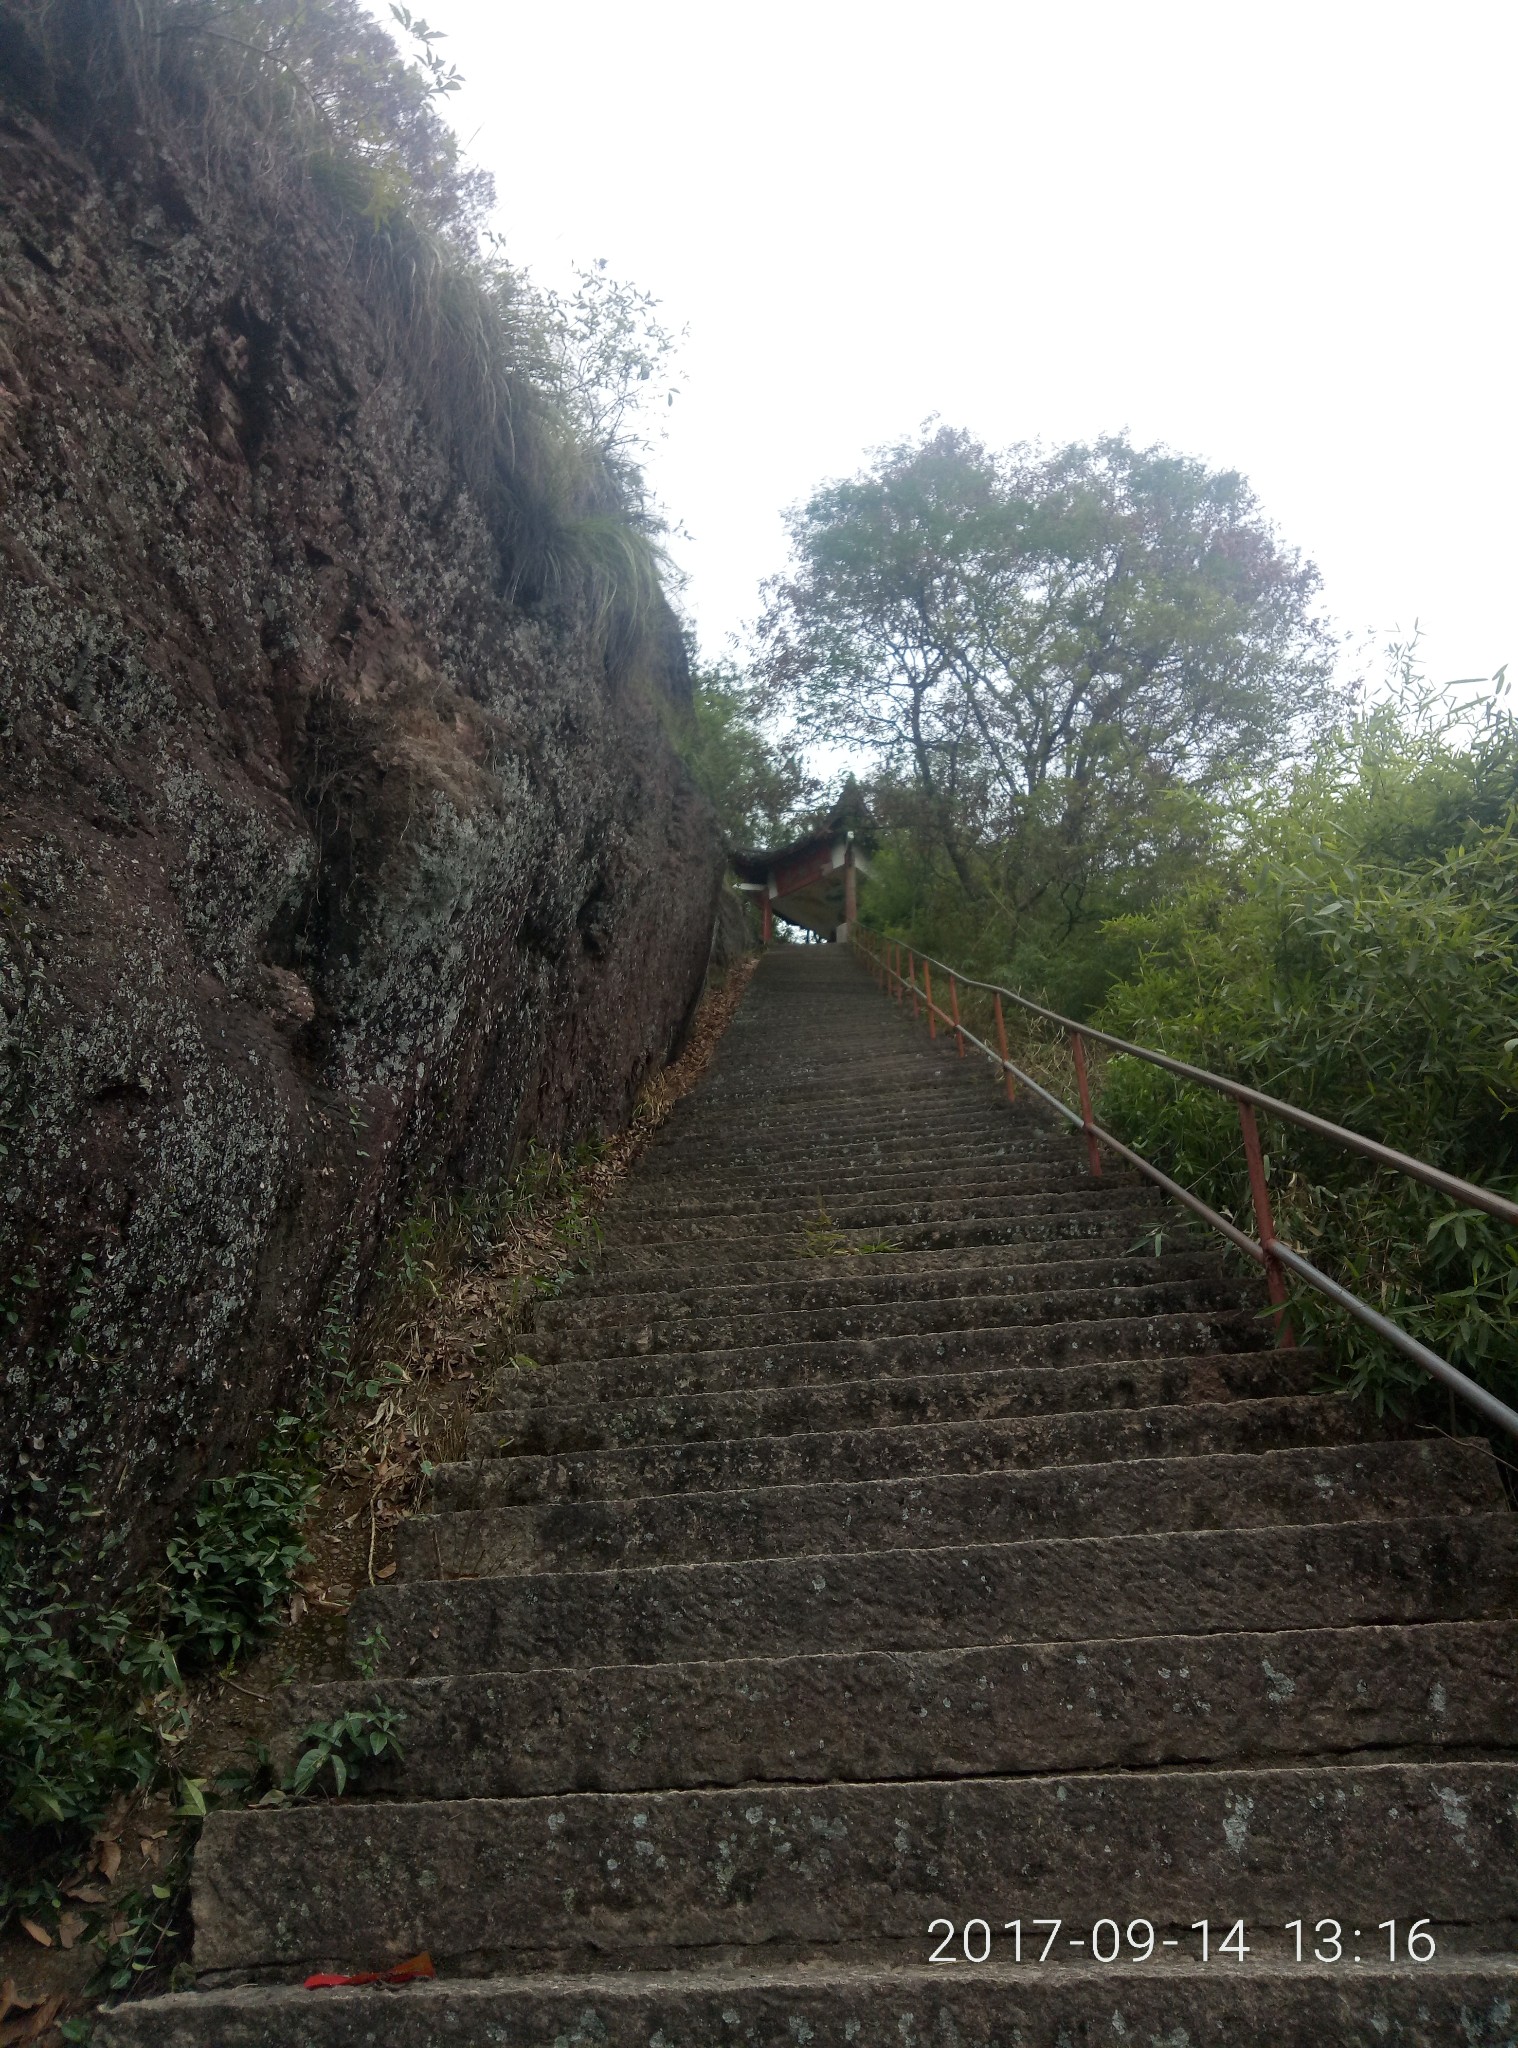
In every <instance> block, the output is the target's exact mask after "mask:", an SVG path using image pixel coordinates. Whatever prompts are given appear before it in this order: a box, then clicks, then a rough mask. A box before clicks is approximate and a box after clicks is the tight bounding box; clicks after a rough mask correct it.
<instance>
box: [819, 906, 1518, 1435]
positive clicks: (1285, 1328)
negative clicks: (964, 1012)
mask: <svg viewBox="0 0 1518 2048" xmlns="http://www.w3.org/2000/svg"><path fill="white" fill-rule="evenodd" d="M859 936H860V937H862V938H865V939H873V937H874V934H873V933H870V932H865V931H862V930H861V932H860V934H859ZM935 964H936V965H937V966H938V967H939V969H940V970H941V971H942V972H943V973H945V974H948V975H950V976H956V975H957V978H958V979H959V980H960V981H963V982H964V984H965V986H966V987H967V988H980V989H985V990H986V991H987V992H988V993H991V994H993V995H996V996H998V997H1000V996H1010V997H1011V998H1012V1000H1013V1002H1015V1003H1020V1004H1022V1006H1023V1008H1024V1009H1028V1010H1033V1011H1035V1012H1036V1013H1037V1014H1038V1015H1039V1016H1042V1017H1047V1018H1048V1019H1049V1020H1050V1021H1051V1022H1052V1023H1056V1024H1060V1025H1063V1026H1064V1028H1065V1029H1066V1030H1067V1031H1069V1032H1071V1033H1072V1034H1073V1035H1074V1036H1075V1039H1076V1043H1079V1039H1080V1036H1081V1035H1083V1034H1084V1035H1087V1036H1090V1037H1093V1038H1099V1039H1101V1040H1102V1041H1103V1043H1105V1044H1107V1045H1112V1046H1115V1047H1116V1048H1117V1049H1118V1050H1119V1051H1121V1052H1131V1053H1134V1054H1137V1056H1138V1057H1139V1058H1141V1059H1147V1060H1150V1061H1151V1062H1152V1063H1153V1064H1154V1065H1156V1066H1163V1067H1168V1068H1170V1069H1172V1070H1173V1071H1175V1072H1178V1073H1181V1074H1184V1075H1185V1076H1186V1078H1187V1079H1190V1080H1197V1081H1202V1082H1205V1083H1206V1084H1207V1085H1208V1086H1210V1087H1213V1088H1215V1089H1217V1090H1218V1091H1219V1092H1220V1093H1222V1094H1225V1095H1229V1096H1231V1097H1233V1099H1234V1100H1235V1101H1237V1102H1238V1103H1239V1104H1240V1114H1241V1115H1242V1114H1243V1105H1244V1104H1245V1103H1248V1104H1249V1105H1250V1106H1251V1107H1253V1106H1254V1105H1258V1106H1260V1107H1261V1108H1264V1109H1267V1110H1270V1111H1272V1112H1279V1113H1281V1114H1282V1115H1284V1116H1286V1117H1288V1118H1289V1119H1290V1120H1291V1121H1293V1122H1296V1123H1301V1124H1304V1125H1305V1126H1306V1127H1307V1128H1308V1129H1311V1130H1316V1131H1319V1132H1320V1133H1322V1134H1324V1135H1326V1136H1330V1137H1334V1138H1341V1139H1344V1140H1346V1141H1348V1142H1349V1143H1350V1145H1351V1146H1352V1147H1353V1149H1355V1150H1356V1151H1361V1152H1367V1153H1368V1154H1369V1155H1370V1156H1371V1157H1372V1158H1376V1159H1378V1161H1379V1163H1381V1164H1386V1165H1397V1166H1402V1165H1403V1162H1404V1161H1406V1165H1405V1167H1403V1170H1404V1171H1408V1170H1412V1171H1413V1172H1414V1176H1415V1177H1416V1178H1418V1179H1422V1180H1425V1181H1427V1182H1428V1184H1429V1185H1431V1186H1441V1185H1442V1186H1443V1187H1444V1188H1445V1191H1446V1192H1448V1191H1450V1190H1453V1191H1455V1192H1456V1195H1457V1198H1458V1199H1465V1193H1464V1191H1468V1192H1469V1194H1470V1195H1474V1196H1478V1197H1481V1198H1482V1199H1481V1200H1479V1201H1476V1202H1474V1203H1468V1204H1467V1206H1471V1207H1477V1208H1482V1209H1488V1210H1489V1211H1490V1213H1492V1214H1493V1215H1498V1216H1503V1215H1506V1214H1508V1213H1509V1212H1511V1213H1512V1214H1513V1215H1514V1217H1515V1218H1518V1205H1515V1204H1513V1203H1510V1202H1504V1201H1503V1200H1502V1198H1501V1197H1500V1196H1497V1195H1488V1192H1487V1190H1486V1189H1485V1188H1478V1187H1476V1186H1475V1185H1474V1183H1473V1182H1470V1181H1462V1180H1459V1179H1458V1178H1457V1177H1456V1176H1455V1175H1454V1174H1439V1172H1438V1169H1437V1168H1434V1167H1424V1165H1423V1162H1422V1161H1421V1160H1416V1159H1409V1158H1408V1156H1407V1155H1406V1154H1405V1153H1400V1152H1396V1151H1394V1150H1393V1149H1392V1148H1391V1147H1390V1146H1388V1145H1378V1144H1376V1143H1375V1141H1374V1140H1373V1139H1369V1138H1360V1137H1359V1136H1358V1134H1357V1133H1356V1132H1354V1131H1348V1130H1345V1129H1344V1128H1343V1127H1342V1126H1341V1125H1338V1124H1331V1123H1329V1122H1328V1121H1327V1120H1326V1119H1325V1118H1323V1117H1314V1116H1311V1115H1310V1114H1309V1113H1308V1112H1307V1111H1303V1110H1295V1111H1294V1110H1293V1109H1292V1108H1291V1105H1290V1104H1289V1103H1280V1102H1277V1100H1276V1098H1275V1097H1274V1096H1271V1095H1264V1094H1262V1093H1261V1092H1260V1091H1259V1090H1258V1089H1255V1088H1246V1087H1245V1086H1244V1084H1243V1083H1242V1082H1230V1081H1227V1080H1225V1079H1224V1078H1223V1077H1222V1076H1221V1075H1219V1074H1209V1073H1208V1072H1207V1071H1206V1069H1205V1068H1202V1067H1188V1066H1187V1065H1186V1063H1185V1062H1184V1061H1182V1060H1172V1059H1170V1058H1169V1057H1168V1056H1167V1055H1166V1054H1163V1053H1152V1052H1150V1051H1149V1049H1148V1048H1147V1047H1146V1046H1135V1045H1130V1044H1129V1043H1128V1041H1127V1040H1126V1039H1120V1038H1115V1037H1114V1036H1113V1035H1112V1033H1111V1032H1105V1031H1092V1030H1091V1029H1090V1027H1089V1026H1088V1025H1085V1024H1077V1023H1075V1022H1074V1020H1073V1019H1071V1018H1069V1017H1062V1016H1061V1015H1060V1014H1059V1012H1058V1011H1057V1010H1048V1009H1045V1008H1044V1006H1043V1005H1042V1004H1041V1003H1034V1002H1031V1001H1030V1000H1029V999H1028V998H1027V997H1026V996H1019V995H1017V994H1016V993H1015V992H1014V991H1013V990H1012V989H1008V988H1003V987H1002V986H1001V985H1000V983H998V982H994V981H976V980H974V979H973V977H971V976H970V975H962V974H957V970H956V969H954V968H952V967H949V966H947V965H946V964H945V963H944V962H943V961H942V960H940V961H937V962H936V963H935ZM885 972H886V974H887V975H888V976H891V975H892V969H891V968H890V966H889V965H888V964H887V965H886V966H885ZM893 978H894V979H895V980H897V981H898V982H899V981H900V980H901V977H900V976H899V975H895V976H894V977H893ZM956 1008H957V1005H956ZM939 1015H940V1016H942V1015H943V1013H942V1011H940V1012H939ZM943 1021H944V1022H945V1023H946V1024H947V1023H949V1022H950V1020H949V1019H948V1018H947V1017H945V1018H944V1020H943ZM997 1022H998V1025H1000V1023H1001V1016H1000V1010H999V1008H998V1012H997ZM959 1028H960V1030H961V1032H962V1033H963V1035H964V1037H965V1038H967V1039H968V1040H969V1041H970V1043H971V1044H972V1045H973V1046H974V1047H975V1048H976V1049H977V1051H979V1052H983V1053H984V1054H985V1055H986V1058H987V1059H988V1060H989V1061H990V1063H991V1065H992V1066H994V1067H1000V1068H1001V1069H1002V1071H1003V1072H1004V1073H1005V1074H1008V1075H1012V1074H1015V1075H1016V1076H1017V1078H1018V1080H1019V1081H1020V1082H1022V1084H1023V1086H1024V1087H1026V1088H1031V1089H1032V1091H1033V1093H1034V1094H1035V1095H1037V1096H1039V1097H1040V1098H1041V1100H1043V1101H1044V1102H1046V1103H1048V1105H1049V1107H1050V1108H1051V1109H1053V1110H1055V1111H1057V1112H1058V1114H1059V1115H1060V1116H1062V1117H1063V1118H1064V1119H1065V1121H1066V1122H1067V1123H1069V1124H1072V1125H1073V1126H1074V1127H1075V1128H1076V1129H1077V1130H1080V1131H1084V1132H1085V1134H1086V1137H1087V1139H1088V1141H1091V1142H1093V1143H1094V1142H1095V1141H1096V1140H1100V1142H1101V1143H1102V1144H1104V1145H1107V1146H1109V1147H1110V1148H1111V1149H1112V1151H1114V1152H1116V1153H1117V1154H1118V1155H1119V1157H1120V1158H1123V1159H1126V1160H1127V1161H1128V1162H1129V1163H1130V1165H1132V1166H1135V1167H1137V1168H1138V1170H1139V1172H1140V1173H1142V1174H1144V1175H1145V1176H1146V1177H1147V1178H1148V1179H1149V1180H1152V1181H1153V1182H1154V1183H1155V1184H1156V1186H1158V1187H1161V1188H1163V1189H1164V1190H1165V1192H1166V1193H1167V1194H1169V1195H1172V1196H1174V1198H1175V1199H1176V1200H1177V1201H1178V1202H1181V1203H1183V1204H1184V1205H1185V1206H1186V1207H1187V1208H1188V1209H1190V1210H1192V1211H1193V1212H1194V1213H1195V1214H1196V1215H1198V1216H1200V1217H1201V1218H1202V1219H1203V1220H1204V1222H1207V1223H1209V1224H1211V1226H1212V1227H1213V1229H1214V1230H1217V1231H1219V1232H1220V1233H1221V1234H1222V1235H1223V1236H1224V1237H1226V1238H1227V1239H1228V1240H1229V1241H1230V1243H1232V1244H1234V1245H1236V1246H1237V1247H1238V1249H1239V1250H1240V1251H1242V1252H1243V1253H1244V1254H1245V1255H1246V1256H1247V1257H1249V1258H1251V1259H1253V1260H1255V1261H1256V1263H1258V1264H1260V1265H1263V1266H1264V1268H1265V1270H1266V1272H1267V1274H1269V1275H1272V1276H1274V1275H1275V1274H1277V1273H1279V1271H1280V1269H1281V1267H1283V1266H1284V1267H1286V1268H1287V1269H1288V1270H1289V1271H1291V1272H1293V1273H1295V1274H1296V1275H1297V1276H1298V1278H1299V1279H1302V1280H1305V1281H1306V1282H1307V1284H1308V1286H1309V1287H1311V1288H1313V1289H1314V1291H1315V1292H1317V1293H1319V1294H1322V1295H1324V1296H1325V1297H1326V1298H1327V1299H1328V1300H1329V1301H1332V1302H1333V1303H1335V1304H1336V1306H1338V1307H1339V1308H1341V1309H1343V1310H1344V1311H1345V1313H1346V1314H1348V1315H1351V1316H1353V1317H1354V1318H1355V1320H1356V1321H1357V1322H1360V1323H1363V1324H1364V1325H1365V1327H1366V1328H1367V1329H1369V1330H1372V1331H1374V1333H1375V1334H1376V1335H1377V1336H1378V1337H1380V1338H1381V1339H1382V1340H1383V1342H1385V1343H1387V1344H1389V1345H1391V1346H1392V1348H1393V1349H1394V1350H1396V1351H1400V1352H1401V1353H1402V1355H1403V1357H1404V1358H1408V1359H1411V1360H1412V1362H1413V1363H1414V1364H1415V1365H1418V1366H1421V1367H1422V1369H1423V1370H1424V1371H1425V1372H1426V1373H1428V1374H1429V1375H1430V1377H1431V1378H1433V1379H1436V1380H1438V1381H1440V1382H1441V1384H1442V1385H1444V1386H1446V1387H1448V1388H1449V1389H1450V1391H1451V1392H1452V1393H1455V1394H1458V1395H1459V1396H1460V1398H1461V1399H1462V1400H1463V1401H1465V1402H1467V1403H1468V1404H1469V1405H1470V1406H1471V1407H1472V1408H1474V1409H1475V1410H1476V1412H1477V1414H1479V1415H1482V1416H1484V1417H1485V1418H1486V1419H1487V1421H1488V1422H1491V1423H1494V1424H1495V1425H1496V1426H1497V1427H1498V1428H1499V1429H1502V1430H1505V1431H1506V1432H1507V1434H1508V1435H1509V1436H1512V1437H1515V1438H1518V1410H1514V1409H1512V1408H1510V1407H1509V1406H1508V1405H1507V1403H1506V1402H1505V1401H1499V1400H1498V1398H1497V1396H1496V1395H1495V1394H1492V1393H1488V1391H1487V1389H1486V1388H1485V1387H1483V1386H1482V1385H1481V1384H1480V1383H1479V1381H1477V1380H1473V1379H1471V1378H1470V1376H1469V1375H1468V1374H1466V1373H1463V1372H1461V1370H1460V1369H1459V1367H1458V1366H1454V1365H1451V1364H1450V1362H1449V1360H1448V1359H1446V1358H1441V1357H1440V1356H1439V1354H1438V1352H1437V1351H1431V1350H1430V1349H1429V1347H1428V1346H1427V1345H1426V1344H1422V1343H1420V1342H1419V1341H1418V1339H1417V1338H1416V1337H1414V1336H1412V1335H1410V1334H1409V1332H1408V1331H1406V1330H1404V1329H1402V1328H1400V1327H1399V1325H1398V1324H1396V1323H1394V1322H1392V1321H1391V1319H1390V1317H1388V1316H1383V1315H1382V1314H1381V1313H1380V1311H1379V1310H1378V1309H1374V1308H1372V1307H1371V1306H1370V1304H1369V1302H1366V1301H1362V1300H1361V1299H1360V1297H1359V1295H1357V1294H1353V1293H1351V1291H1350V1290H1349V1288H1347V1287H1343V1286H1341V1285H1340V1284H1339V1282H1338V1281H1337V1280H1334V1279H1331V1278H1330V1276H1329V1275H1328V1274H1327V1273H1325V1272H1323V1271H1321V1269H1320V1268H1319V1267H1317V1266H1315V1265H1313V1263H1312V1261H1311V1260H1310V1259H1304V1258H1303V1256H1302V1254H1301V1253H1300V1252H1298V1251H1294V1250H1293V1249H1292V1247H1291V1246H1290V1245H1288V1244H1283V1243H1282V1242H1281V1240H1280V1239H1279V1238H1278V1237H1277V1236H1276V1234H1275V1229H1274V1225H1273V1223H1272V1222H1271V1220H1270V1208H1269V1202H1268V1197H1267V1198H1266V1200H1265V1203H1264V1205H1263V1207H1262V1205H1261V1200H1260V1191H1259V1190H1256V1191H1255V1206H1256V1214H1257V1216H1258V1217H1259V1218H1260V1221H1261V1223H1262V1229H1261V1235H1260V1239H1259V1241H1256V1240H1255V1239H1254V1238H1252V1237H1250V1236H1249V1235H1248V1234H1247V1233H1246V1232H1245V1231H1242V1230H1240V1229H1239V1227H1238V1226H1237V1224H1235V1223H1231V1222H1229V1220H1228V1218H1227V1217H1226V1216H1220V1215H1219V1214H1218V1212H1217V1210H1216V1209H1213V1208H1210V1207H1209V1206H1208V1204H1207V1203H1206V1202H1204V1201H1203V1200H1202V1199H1201V1197H1200V1196H1199V1195H1194V1194H1192V1193H1191V1191H1190V1189H1189V1188H1183V1187H1182V1186H1181V1184H1180V1183H1179V1181H1175V1180H1172V1179H1171V1178H1170V1176H1169V1174H1167V1173H1162V1172H1161V1171H1160V1169H1159V1168H1158V1167H1157V1166H1154V1165H1152V1164H1151V1163H1150V1161H1149V1160H1147V1159H1145V1158H1144V1156H1143V1155H1142V1153H1139V1152H1135V1151H1134V1150H1133V1149H1132V1147H1131V1146H1129V1145H1125V1144H1124V1143H1123V1142H1122V1140H1121V1139H1120V1138H1116V1137H1114V1136H1113V1134H1112V1133H1111V1131H1107V1130H1103V1128H1102V1126H1101V1125H1100V1124H1098V1123H1096V1122H1095V1121H1094V1120H1093V1118H1092V1116H1091V1114H1090V1110H1089V1106H1088V1105H1087V1104H1086V1103H1085V1102H1084V1100H1083V1104H1082V1106H1083V1107H1084V1108H1086V1114H1085V1115H1084V1116H1082V1115H1081V1114H1080V1113H1079V1112H1078V1111H1076V1110H1074V1109H1072V1108H1071V1107H1070V1105H1069V1104H1068V1103H1067V1102H1061V1100H1060V1099H1059V1097H1058V1096H1057V1095H1054V1094H1051V1093H1050V1091H1049V1090H1048V1089H1047V1088H1044V1087H1042V1086H1041V1085H1040V1084H1039V1083H1038V1082H1037V1081H1035V1080H1034V1079H1033V1077H1032V1075H1031V1074H1025V1073H1024V1072H1023V1071H1022V1069H1021V1068H1020V1067H1018V1066H1015V1065H1014V1064H1013V1062H1012V1061H1011V1060H1009V1059H1008V1058H1007V1055H1006V1051H1005V1049H1003V1050H1002V1051H1001V1052H994V1051H993V1050H992V1049H991V1047H990V1046H989V1045H987V1044H986V1042H985V1040H984V1039H981V1038H977V1037H976V1036H975V1034H974V1032H973V1031H971V1030H969V1029H968V1027H966V1026H964V1025H960V1027H959ZM1004 1035H1005V1034H1003V1036H1004ZM1083 1095H1084V1091H1083ZM1247 1135H1248V1134H1247V1131H1246V1136H1247ZM1257 1142H1258V1141H1256V1143H1257ZM1435 1174H1438V1179H1437V1180H1435V1179H1433V1178H1432V1176H1433V1175H1435ZM1262 1178H1263V1176H1262ZM1272 1293H1274V1290H1272ZM1278 1327H1279V1328H1280V1329H1281V1331H1282V1334H1283V1336H1284V1337H1285V1338H1286V1339H1287V1341H1290V1331H1289V1325H1287V1324H1286V1323H1285V1322H1284V1320H1282V1319H1281V1318H1279V1316H1278Z"/></svg>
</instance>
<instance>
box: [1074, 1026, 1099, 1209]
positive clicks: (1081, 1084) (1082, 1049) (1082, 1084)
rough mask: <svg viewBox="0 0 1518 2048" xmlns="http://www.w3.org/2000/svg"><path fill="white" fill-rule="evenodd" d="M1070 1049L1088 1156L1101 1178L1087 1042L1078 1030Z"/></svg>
mask: <svg viewBox="0 0 1518 2048" xmlns="http://www.w3.org/2000/svg"><path fill="white" fill-rule="evenodd" d="M1070 1050H1071V1051H1072V1052H1073V1053H1074V1054H1075V1080H1076V1085H1077V1087H1078V1088H1079V1089H1080V1095H1081V1127H1082V1129H1083V1130H1084V1131H1085V1133H1086V1157H1087V1158H1088V1159H1089V1160H1090V1162H1091V1172H1092V1175H1093V1177H1094V1178H1095V1179H1097V1180H1100V1179H1101V1174H1102V1154H1101V1147H1100V1146H1099V1145H1098V1144H1097V1142H1096V1135H1095V1124H1096V1119H1095V1117H1093V1116H1092V1114H1091V1083H1090V1081H1089V1080H1088V1079H1087V1078H1086V1042H1085V1040H1084V1039H1083V1038H1082V1037H1081V1034H1080V1033H1079V1032H1078V1031H1072V1032H1071V1033H1070Z"/></svg>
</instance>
